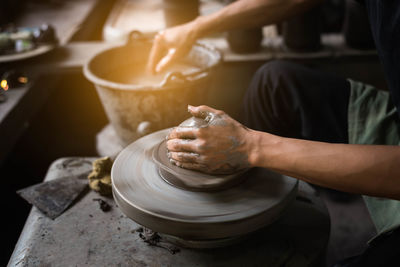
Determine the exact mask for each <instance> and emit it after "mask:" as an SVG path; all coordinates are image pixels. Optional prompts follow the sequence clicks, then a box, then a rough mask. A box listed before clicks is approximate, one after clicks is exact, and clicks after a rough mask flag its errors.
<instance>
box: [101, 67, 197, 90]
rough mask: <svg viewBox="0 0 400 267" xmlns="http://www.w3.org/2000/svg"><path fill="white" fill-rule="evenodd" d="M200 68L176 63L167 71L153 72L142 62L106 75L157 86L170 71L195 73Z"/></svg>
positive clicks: (109, 78) (137, 83)
mask: <svg viewBox="0 0 400 267" xmlns="http://www.w3.org/2000/svg"><path fill="white" fill-rule="evenodd" d="M198 70H199V68H197V67H195V66H193V65H189V64H185V63H176V64H174V65H171V66H170V67H169V68H167V69H166V70H165V71H163V72H160V73H157V74H151V73H149V72H147V70H146V67H145V66H143V65H142V64H140V65H138V66H132V65H131V66H128V67H125V68H119V69H118V71H113V72H110V73H108V75H105V79H107V80H110V81H113V82H117V83H123V84H135V85H142V86H157V85H159V84H160V83H162V81H163V80H164V78H165V76H166V75H167V74H168V73H170V72H175V71H176V72H181V73H182V74H187V73H193V72H196V71H198Z"/></svg>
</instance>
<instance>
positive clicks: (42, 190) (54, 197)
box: [17, 172, 88, 219]
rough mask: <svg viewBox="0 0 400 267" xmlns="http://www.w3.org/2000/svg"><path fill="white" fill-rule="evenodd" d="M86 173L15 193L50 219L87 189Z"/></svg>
mask: <svg viewBox="0 0 400 267" xmlns="http://www.w3.org/2000/svg"><path fill="white" fill-rule="evenodd" d="M87 174H88V173H87V172H85V173H83V174H80V175H71V176H65V177H61V178H57V179H54V180H51V181H48V182H43V183H40V184H35V185H32V186H29V187H27V188H24V189H21V190H18V191H17V194H19V195H20V196H21V197H22V198H24V199H25V200H26V201H28V202H29V203H30V204H32V205H34V206H35V207H37V208H38V209H39V210H40V211H41V212H43V213H44V214H45V215H46V216H48V217H50V218H51V219H55V218H57V217H58V216H60V215H61V214H62V213H63V212H64V211H65V210H66V209H67V208H68V207H69V206H70V205H71V204H72V203H73V201H74V200H75V199H76V198H77V197H78V196H79V195H80V193H82V191H83V190H84V189H85V188H86V187H87V185H88V182H87Z"/></svg>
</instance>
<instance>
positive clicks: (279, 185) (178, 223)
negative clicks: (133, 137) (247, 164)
mask: <svg viewBox="0 0 400 267" xmlns="http://www.w3.org/2000/svg"><path fill="white" fill-rule="evenodd" d="M168 131H169V130H168V129H166V130H162V131H158V132H155V133H153V134H150V135H147V136H145V137H142V138H141V139H139V140H137V141H136V142H134V143H132V144H130V145H129V146H128V147H126V148H125V149H124V150H123V151H122V152H121V153H120V154H119V155H118V157H117V159H116V160H115V162H114V165H113V168H112V171H111V177H112V184H113V194H114V198H115V201H116V202H117V203H118V206H119V207H120V209H121V210H122V212H123V213H125V214H126V215H127V216H128V217H130V218H131V219H132V220H134V221H136V222H137V223H139V224H141V225H143V226H145V227H147V228H150V229H152V230H153V231H157V232H159V233H161V234H166V235H168V236H173V237H174V239H179V240H185V241H187V242H184V244H185V245H188V246H191V245H193V246H197V247H201V246H203V247H213V246H214V247H215V246H221V245H222V244H226V242H227V241H230V240H237V239H239V238H240V237H243V236H244V235H246V234H248V233H250V232H253V231H255V230H257V229H260V228H262V227H264V226H266V225H269V224H271V223H272V222H273V221H275V220H276V219H277V218H278V217H280V215H281V214H282V212H283V211H284V209H285V208H286V207H287V206H288V205H289V204H290V203H291V202H292V200H294V198H295V196H296V193H297V180H295V179H293V178H290V177H287V176H283V175H280V174H276V173H273V172H271V171H268V170H266V169H260V168H255V169H252V170H250V171H248V172H245V173H242V174H240V175H239V174H238V175H237V176H236V177H235V176H229V177H231V178H232V177H235V179H233V178H232V179H231V180H232V181H235V182H232V183H231V182H228V183H226V184H224V186H223V189H221V188H218V189H219V190H217V191H215V190H211V191H210V190H208V191H203V190H202V188H194V190H191V189H193V188H191V187H190V184H189V185H188V184H182V183H180V184H179V183H177V182H176V181H178V180H180V179H179V177H176V175H177V174H176V173H174V172H173V171H171V169H170V168H171V166H172V165H171V166H167V163H166V162H165V160H164V159H161V158H160V156H162V151H164V150H163V149H164V148H163V147H164V146H165V145H163V141H164V140H165V136H166V135H167V134H168ZM160 153H161V154H160ZM160 166H161V167H160ZM174 167H176V166H174ZM176 168H177V167H176ZM185 171H188V170H185ZM178 172H179V174H181V173H182V172H180V171H178ZM190 172H191V171H188V172H185V174H186V175H188V174H189V173H190ZM192 173H193V175H199V177H203V178H205V179H207V176H208V175H205V174H199V173H197V172H192ZM160 174H161V175H160ZM166 176H169V178H168V177H166ZM171 177H172V178H171ZM214 178H215V179H220V177H214ZM208 179H210V183H205V184H211V185H212V184H213V181H212V176H211V177H208ZM228 180H229V179H228ZM181 243H182V242H181ZM199 244H200V245H199Z"/></svg>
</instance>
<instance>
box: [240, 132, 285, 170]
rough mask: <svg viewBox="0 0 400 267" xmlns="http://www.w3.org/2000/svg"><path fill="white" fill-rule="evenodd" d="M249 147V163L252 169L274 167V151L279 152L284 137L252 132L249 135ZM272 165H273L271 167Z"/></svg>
mask: <svg viewBox="0 0 400 267" xmlns="http://www.w3.org/2000/svg"><path fill="white" fill-rule="evenodd" d="M249 135H250V136H249V139H248V140H250V142H249V146H248V153H247V155H248V161H249V164H250V166H251V167H263V168H270V167H273V166H272V165H273V164H272V163H273V156H272V155H274V153H275V152H274V151H277V150H279V144H280V143H281V141H282V140H281V139H282V137H279V136H276V135H273V134H269V133H266V132H260V131H255V130H250V133H249ZM271 164H272V165H271Z"/></svg>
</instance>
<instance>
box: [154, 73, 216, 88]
mask: <svg viewBox="0 0 400 267" xmlns="http://www.w3.org/2000/svg"><path fill="white" fill-rule="evenodd" d="M207 75H208V72H207V71H196V72H193V73H189V74H185V75H184V74H182V73H181V72H179V71H171V72H169V73H167V75H165V78H164V80H163V81H162V82H161V84H160V86H161V87H169V86H176V85H177V84H184V83H186V82H188V81H189V80H191V79H194V78H197V77H201V76H207Z"/></svg>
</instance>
